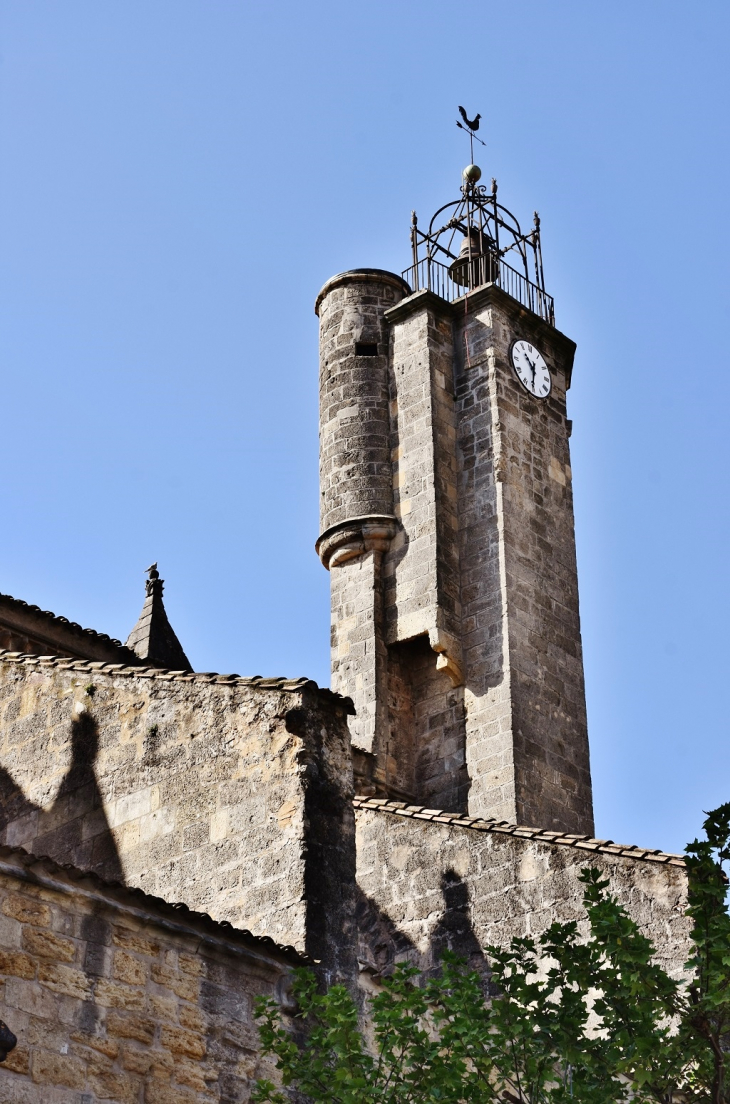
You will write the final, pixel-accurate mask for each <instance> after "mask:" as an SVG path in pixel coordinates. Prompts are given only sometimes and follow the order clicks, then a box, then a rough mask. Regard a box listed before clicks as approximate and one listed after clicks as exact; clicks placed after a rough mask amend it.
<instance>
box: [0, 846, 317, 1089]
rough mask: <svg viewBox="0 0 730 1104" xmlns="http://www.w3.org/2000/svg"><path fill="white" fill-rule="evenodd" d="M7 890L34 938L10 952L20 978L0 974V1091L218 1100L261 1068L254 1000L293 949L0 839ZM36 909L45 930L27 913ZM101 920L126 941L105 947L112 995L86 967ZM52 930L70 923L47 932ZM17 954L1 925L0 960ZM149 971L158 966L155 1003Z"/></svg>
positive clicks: (1, 902)
mask: <svg viewBox="0 0 730 1104" xmlns="http://www.w3.org/2000/svg"><path fill="white" fill-rule="evenodd" d="M8 901H10V902H12V904H11V907H12V909H13V910H14V911H15V912H16V913H17V912H20V913H21V915H22V916H23V918H24V919H23V920H22V922H21V923H22V938H23V943H24V945H25V946H26V947H28V948H32V949H31V950H29V952H28V954H27V955H25V956H22V957H23V961H22V976H23V978H25V979H29V980H24V981H23V982H22V983H16V982H15V979H14V978H8V980H6V982H5V984H4V986H2V987H1V988H0V1018H1V1019H3V1020H5V1021H6V1022H7V1023H8V1024H12V1025H13V1026H14V1029H15V1031H16V1033H17V1034H18V1037H19V1045H18V1047H17V1048H16V1050H14V1051H12V1052H11V1054H10V1056H9V1058H8V1060H7V1061H6V1062H4V1063H2V1064H0V1100H3V1101H9V1102H10V1101H22V1102H23V1104H49V1102H50V1104H53V1102H54V1101H58V1102H63V1104H78V1102H79V1101H83V1102H84V1104H94V1102H95V1101H97V1100H99V1101H101V1100H107V1101H114V1102H115V1104H139V1102H140V1101H143V1100H150V1099H159V1100H164V1099H167V1100H171V1101H172V1100H174V1101H175V1102H176V1104H177V1102H179V1101H181V1100H187V1099H190V1100H194V1101H195V1104H216V1102H221V1104H223V1102H230V1101H233V1100H244V1099H248V1094H249V1092H250V1088H251V1084H252V1081H253V1080H254V1079H255V1077H256V1076H266V1075H268V1076H271V1074H272V1072H273V1070H272V1069H271V1068H270V1067H269V1066H268V1065H267V1064H266V1063H263V1064H260V1062H259V1059H258V1057H257V1049H258V1036H257V1031H256V1027H255V1024H254V1019H253V1002H254V999H255V998H256V997H257V996H259V995H266V996H271V997H274V998H275V999H277V1000H278V1001H280V1002H281V1001H282V1000H285V999H286V992H287V987H288V977H289V974H290V971H291V968H292V966H293V965H297V964H298V963H297V959H296V956H294V955H293V954H290V953H287V952H284V951H282V950H281V949H277V947H276V946H274V945H273V944H271V942H270V941H266V942H263V941H260V940H256V939H254V938H252V937H250V936H247V935H245V934H242V933H238V932H236V931H231V929H226V928H223V927H221V926H220V925H217V924H215V923H214V922H213V921H211V920H209V919H205V918H201V917H196V916H195V915H193V914H190V913H189V912H179V913H177V914H176V915H175V916H174V917H171V915H170V914H171V913H172V912H173V910H172V909H170V908H169V906H163V907H162V908H161V907H160V904H161V903H160V902H157V901H156V900H155V899H152V898H149V897H146V896H144V895H143V894H136V895H132V894H130V893H129V892H128V891H126V890H124V889H114V888H111V887H105V886H104V885H102V884H100V883H99V882H98V881H96V880H94V881H92V880H91V879H89V878H85V879H83V882H79V881H78V879H76V880H74V878H72V877H71V876H70V875H69V874H68V873H66V872H65V871H61V870H58V868H55V867H54V866H53V864H51V863H48V862H47V861H46V862H43V861H41V862H36V861H29V860H28V858H27V856H25V857H24V856H23V855H22V854H18V853H13V852H8V851H7V849H5V853H4V854H3V855H2V856H0V907H3V906H5V905H6V904H7V903H8ZM19 902H23V903H24V905H25V907H24V908H22V909H21V908H19ZM46 913H49V914H50V925H51V928H52V931H51V932H49V931H48V928H47V927H37V926H36V925H35V923H34V921H35V920H37V919H38V918H42V917H43V916H44V915H45V914H46ZM100 927H102V928H103V932H104V937H105V939H106V941H107V943H108V944H109V945H112V946H117V947H120V946H124V947H127V948H129V949H128V950H117V952H116V955H115V962H116V963H122V964H123V966H122V968H121V969H117V970H116V971H115V977H116V981H115V982H114V983H113V984H114V990H115V994H116V996H115V999H114V1000H113V1001H110V1000H109V994H110V988H109V983H108V982H106V981H105V979H103V978H100V977H99V976H98V975H96V974H95V973H89V972H88V971H87V970H86V967H85V963H86V962H87V960H88V957H89V954H88V952H89V947H90V946H91V941H90V937H93V936H94V935H95V934H97V935H98V933H99V930H100ZM58 931H64V932H71V933H73V934H72V935H71V937H70V938H65V939H64V940H63V942H61V941H60V940H59V941H58V943H57V944H54V943H53V942H52V941H49V939H50V936H51V935H52V934H53V933H55V932H58ZM39 939H41V940H43V942H40V943H39V942H38V940H39ZM69 948H70V949H71V954H72V958H71V965H69V954H68V952H69ZM54 950H55V951H57V952H58V955H57V957H55V958H54V957H53V955H54ZM19 957H20V956H17V955H12V953H11V952H9V951H7V950H6V949H5V948H4V947H3V945H2V936H1V934H0V970H2V969H3V967H7V966H8V965H11V964H14V965H16V966H17V965H18V959H19ZM156 971H162V972H164V975H165V979H166V987H165V991H166V993H167V1000H166V1004H165V1006H164V1015H163V1014H161V1012H162V1008H161V1005H160V999H159V993H160V982H159V980H158V975H157V973H156ZM3 973H5V974H7V971H6V970H3ZM71 976H73V977H74V978H75V979H76V981H75V982H74V984H68V979H69V978H70V977H71ZM59 979H60V980H59ZM191 982H192V983H193V984H191ZM233 1024H235V1028H233ZM238 1028H241V1029H242V1030H237V1029H238ZM189 1092H190V1093H191V1094H192V1095H190V1096H189V1097H188V1093H189Z"/></svg>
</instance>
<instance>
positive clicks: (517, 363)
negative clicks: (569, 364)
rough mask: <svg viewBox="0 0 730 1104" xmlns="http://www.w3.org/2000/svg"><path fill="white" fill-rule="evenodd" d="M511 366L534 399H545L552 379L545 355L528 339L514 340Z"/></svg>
mask: <svg viewBox="0 0 730 1104" xmlns="http://www.w3.org/2000/svg"><path fill="white" fill-rule="evenodd" d="M510 356H511V359H512V367H513V368H514V370H515V375H516V376H517V379H518V380H519V381H520V383H521V384H522V386H523V387H524V388H525V389H526V390H527V391H529V392H530V394H531V395H534V396H535V398H536V399H546V398H547V397H548V395H549V394H550V388H551V387H552V385H553V381H552V379H551V377H550V369H549V368H548V366H547V364H546V363H545V357H544V356H543V355H542V353H541V352H539V351H538V350H537V349H536V348H535V346H534V345H531V344H530V342H529V341H522V340H520V341H515V342H514V343H513V345H512V350H511V352H510Z"/></svg>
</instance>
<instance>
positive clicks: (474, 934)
mask: <svg viewBox="0 0 730 1104" xmlns="http://www.w3.org/2000/svg"><path fill="white" fill-rule="evenodd" d="M596 842H597V841H594V844H595V843H596ZM616 850H619V849H618V848H616ZM608 851H609V849H608V848H606V849H600V848H596V847H595V846H594V847H592V848H591V849H580V848H579V847H577V846H570V845H561V844H558V843H551V842H549V841H547V840H542V841H541V840H536V839H530V838H520V837H518V836H516V835H509V834H506V833H500V832H497V831H494V832H490V831H484V830H477V829H474V828H470V827H466V826H464V827H461V826H458V825H456V824H453V823H452V824H449V823H438V822H434V821H433V820H418V819H415V818H414V817H412V816H400V815H397V814H394V813H393V812H388V811H386V810H383V809H369V808H366V807H362V808H359V809H358V810H357V855H358V860H357V865H358V871H357V878H358V887H359V892H360V899H359V903H358V927H359V939H360V944H359V950H358V958H359V959H360V961H361V962H362V963H364V964H366V965H367V966H369V967H370V968H371V969H373V970H375V971H380V970H383V969H385V968H387V967H388V966H389V965H390V964H391V963H392V962H393V961H394V959H396V958H404V957H407V958H409V959H410V960H411V961H413V962H415V963H416V964H417V965H419V966H421V967H422V968H424V969H430V968H432V967H433V966H434V965H435V963H436V962H437V961H438V959H439V958H440V956H441V954H442V953H443V951H444V950H445V949H451V950H453V951H455V952H456V953H457V954H460V955H463V956H465V957H467V958H468V959H469V960H470V961H471V962H472V964H473V965H475V966H479V965H480V964H484V961H485V960H484V956H483V948H484V945H485V944H487V943H496V944H498V945H499V944H501V945H505V944H506V943H507V942H509V940H510V939H511V938H512V937H513V936H521V935H527V934H532V935H534V934H537V933H539V932H543V931H544V930H545V929H546V928H547V927H549V925H550V924H551V923H553V922H554V921H555V920H560V921H567V920H578V921H583V922H584V918H585V913H584V910H583V907H582V898H583V887H582V885H581V883H580V882H579V881H578V874H579V873H580V871H581V870H582V869H584V868H586V867H590V866H593V867H597V868H598V869H600V870H601V871H603V872H604V873H605V874H606V875H607V876H608V877H609V878H610V882H611V890H612V892H614V893H615V894H616V896H617V897H618V899H619V900H620V901H621V903H622V904H624V905H625V906H626V908H627V909H628V911H629V913H630V915H631V916H632V917H633V918H634V919H635V920H636V921H637V923H639V924H640V925H641V927H642V930H643V931H644V932H645V934H646V935H648V936H649V937H650V938H651V939H652V940H653V941H654V943H655V945H656V947H657V949H658V952H659V957H660V960H661V962H662V963H663V964H664V965H665V966H666V967H667V968H668V969H669V970H671V971H672V972H673V973H674V974H675V975H677V976H681V975H682V968H683V964H684V962H685V961H686V959H687V957H688V950H689V944H688V932H689V921H688V919H687V917H686V916H685V915H684V910H685V908H686V873H685V870H684V867H683V865H682V864H681V863H680V862H679V861H678V860H674V861H670V862H667V861H656V859H657V857H656V856H655V858H654V860H653V861H652V860H648V861H647V860H645V859H642V858H641V857H640V856H641V855H642V852H641V851H637V852H636V853H635V854H633V855H620V854H616V855H613V854H610V853H608ZM659 858H662V859H663V860H666V856H663V857H662V856H660V857H659Z"/></svg>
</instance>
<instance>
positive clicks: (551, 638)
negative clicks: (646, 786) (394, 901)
mask: <svg viewBox="0 0 730 1104" xmlns="http://www.w3.org/2000/svg"><path fill="white" fill-rule="evenodd" d="M480 176H481V173H480V170H479V169H478V168H477V166H475V165H470V166H469V167H468V168H467V169H466V170H465V171H464V174H463V184H462V188H461V194H460V198H459V199H457V200H455V201H454V202H453V203H450V204H447V205H446V206H445V207H442V208H441V209H440V210H439V211H437V213H436V215H434V217H433V219H432V220H431V223H430V225H429V227H428V229H427V231H423V230H421V229H420V228H419V226H418V224H417V222H416V218H415V215H414V218H413V224H412V228H411V245H412V251H413V258H412V259H413V264H412V266H411V267H410V268H409V269H407V270H406V271H405V272H404V273H403V275H402V276H397V275H394V274H393V273H390V272H384V271H381V270H379V269H357V270H354V271H351V272H344V273H341V274H340V275H338V276H335V277H333V278H332V279H331V280H329V281H328V282H327V283H326V284H325V286H324V287H323V289H322V291H321V292H320V294H319V296H318V298H317V303H316V310H317V313H318V315H319V319H320V334H321V354H320V396H321V417H320V488H321V536H320V537H319V540H318V541H317V551H318V553H319V556H320V558H321V560H322V563H323V564H324V566H325V567H326V568H328V569H329V571H330V576H331V591H332V686H333V689H335V690H337V691H339V692H340V693H342V694H346V695H349V696H350V697H351V698H352V699H353V701H354V703H355V707H356V710H357V715H356V716H355V717H354V718H352V720H351V731H352V739H353V745H354V747H355V769H356V777H357V784H358V787H359V789H360V791H361V792H365V793H370V794H375V795H377V796H384V797H386V796H387V797H390V798H393V799H397V800H402V801H407V802H411V803H413V802H415V803H418V804H421V805H425V806H428V807H429V808H437V809H443V810H446V811H452V812H468V813H469V814H470V815H472V816H481V817H494V818H497V819H504V820H509V821H512V822H517V823H518V824H525V825H532V826H536V827H540V828H545V829H552V830H555V831H556V832H573V833H587V834H591V833H592V831H593V813H592V800H591V781H590V768H589V756H588V737H587V730H586V713H585V693H584V680H583V661H582V654H581V639H580V623H579V616H578V583H577V576H576V561H575V536H574V524H573V501H572V493H571V469H570V456H569V443H568V439H569V436H570V422H569V421H568V419H567V418H566V406H565V399H566V392H567V389H568V387H569V386H570V376H571V370H572V365H573V354H574V351H575V345H574V343H573V342H572V341H571V340H570V339H569V338H567V337H566V336H565V335H564V334H562V333H561V332H560V331H559V330H558V329H556V327H555V319H554V312H553V304H552V299H551V298H550V296H548V295H547V294H546V291H545V285H544V279H543V271H542V257H541V250H540V233H539V220H538V219H537V217H536V218H535V224H534V226H533V227H532V228H531V229H530V230H529V231H528V232H526V233H525V232H523V231H522V229H521V228H520V226H519V224H518V223H517V221H516V219H515V218H514V217H513V216H512V215H511V214H510V213H509V212H508V211H507V210H506V209H505V208H504V207H503V206H502V205H501V204H500V203H499V202H498V199H497V189H496V184H495V183H494V182H493V183H492V188H491V190H488V189H486V188H484V187H483V186H480V184H479V178H480Z"/></svg>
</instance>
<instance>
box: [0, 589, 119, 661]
mask: <svg viewBox="0 0 730 1104" xmlns="http://www.w3.org/2000/svg"><path fill="white" fill-rule="evenodd" d="M3 636H5V637H9V640H8V642H7V643H5V644H3V646H4V647H7V646H8V644H9V643H10V642H11V641H18V644H17V645H16V646H21V647H23V648H26V649H27V650H28V651H34V652H36V654H37V651H38V650H39V649H41V648H42V649H43V650H44V651H48V652H51V653H53V654H54V655H68V656H72V657H73V658H76V659H88V660H102V661H103V660H106V661H107V662H116V663H135V662H138V661H137V659H136V656H135V655H134V653H133V652H132V651H130V650H129V649H128V648H126V647H125V646H124V644H122V642H121V640H114V639H113V638H112V637H110V636H108V635H107V634H106V633H100V632H96V630H95V629H85V628H83V627H82V626H81V625H79V624H77V622H76V621H69V619H68V617H61V616H59V615H58V614H55V613H52V612H51V611H50V610H42V609H41V608H40V606H34V605H31V604H30V603H28V602H24V601H22V599H20V598H13V597H12V596H11V595H10V594H0V641H1V640H2V637H3Z"/></svg>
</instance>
